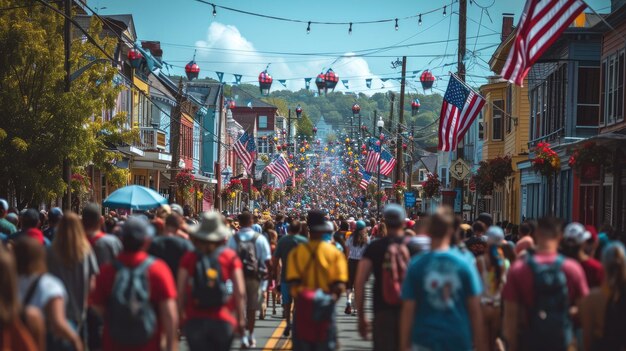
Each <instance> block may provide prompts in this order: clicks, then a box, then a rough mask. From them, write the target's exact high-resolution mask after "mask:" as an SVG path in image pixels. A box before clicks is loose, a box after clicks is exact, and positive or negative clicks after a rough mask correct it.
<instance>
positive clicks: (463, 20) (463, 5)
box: [456, 0, 467, 216]
mask: <svg viewBox="0 0 626 351" xmlns="http://www.w3.org/2000/svg"><path fill="white" fill-rule="evenodd" d="M466 29H467V0H459V48H458V52H459V57H458V69H457V71H458V72H457V76H458V77H459V79H460V80H461V81H462V82H465V62H464V60H465V53H466V36H467V33H466ZM463 146H464V145H463V139H461V140H460V141H459V143H458V144H457V147H456V158H457V159H462V158H463V156H464V155H463ZM464 183H465V181H464V180H463V179H462V180H457V181H456V187H457V188H460V189H461V193H460V197H461V209H460V213H461V216H463V197H464V194H463V192H464V191H463V190H464V189H463V188H464Z"/></svg>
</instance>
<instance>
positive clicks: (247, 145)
mask: <svg viewBox="0 0 626 351" xmlns="http://www.w3.org/2000/svg"><path fill="white" fill-rule="evenodd" d="M235 152H236V153H237V156H239V159H241V162H243V165H244V167H245V168H246V172H248V174H250V173H251V172H252V163H254V160H255V159H256V144H255V143H254V137H253V136H252V135H250V134H248V132H244V133H243V134H241V136H240V137H239V139H237V142H236V143H235Z"/></svg>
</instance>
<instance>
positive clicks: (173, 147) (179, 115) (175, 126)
mask: <svg viewBox="0 0 626 351" xmlns="http://www.w3.org/2000/svg"><path fill="white" fill-rule="evenodd" d="M182 104H183V78H180V80H179V81H178V93H177V94H176V107H174V113H173V115H174V116H173V117H172V119H171V121H170V153H171V154H172V163H171V164H170V198H169V202H170V203H175V202H176V190H177V189H176V186H175V184H176V183H175V182H176V175H177V174H178V168H179V166H178V163H179V162H180V123H181V122H182V119H183V106H182Z"/></svg>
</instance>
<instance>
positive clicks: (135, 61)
mask: <svg viewBox="0 0 626 351" xmlns="http://www.w3.org/2000/svg"><path fill="white" fill-rule="evenodd" d="M128 60H129V61H130V65H131V66H133V68H139V66H140V65H141V61H142V60H143V55H142V54H141V52H140V51H139V50H137V49H134V48H133V49H130V50H129V51H128Z"/></svg>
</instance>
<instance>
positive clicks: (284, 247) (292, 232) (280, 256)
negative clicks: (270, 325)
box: [272, 220, 308, 336]
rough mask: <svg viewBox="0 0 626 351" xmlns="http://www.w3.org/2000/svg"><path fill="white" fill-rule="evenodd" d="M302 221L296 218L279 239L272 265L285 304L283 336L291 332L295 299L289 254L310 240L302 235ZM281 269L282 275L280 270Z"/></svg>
mask: <svg viewBox="0 0 626 351" xmlns="http://www.w3.org/2000/svg"><path fill="white" fill-rule="evenodd" d="M302 226H303V225H302V223H301V222H300V221H298V220H294V221H292V222H291V223H290V224H289V228H288V229H287V233H288V235H286V236H284V237H282V238H281V239H280V240H278V244H277V245H276V250H275V251H274V254H273V257H272V267H274V276H275V279H276V281H277V282H278V285H279V286H280V293H281V298H282V304H283V313H284V318H285V320H286V322H287V325H286V326H285V330H284V331H283V336H289V335H290V333H291V304H292V302H293V299H292V298H291V288H290V285H289V283H288V282H287V277H286V274H287V259H288V257H289V254H290V253H291V251H292V250H293V249H295V248H296V247H297V246H298V245H300V244H303V243H306V242H308V239H307V238H306V237H304V236H302V235H300V231H301V228H302ZM279 269H280V275H279V274H278V270H279Z"/></svg>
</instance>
